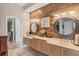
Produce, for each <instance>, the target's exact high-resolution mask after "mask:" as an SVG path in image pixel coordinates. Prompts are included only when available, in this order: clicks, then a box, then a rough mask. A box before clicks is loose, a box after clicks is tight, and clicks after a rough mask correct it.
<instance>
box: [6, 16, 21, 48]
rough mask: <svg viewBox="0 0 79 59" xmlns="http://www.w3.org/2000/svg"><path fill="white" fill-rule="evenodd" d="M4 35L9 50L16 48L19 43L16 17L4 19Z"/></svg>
mask: <svg viewBox="0 0 79 59" xmlns="http://www.w3.org/2000/svg"><path fill="white" fill-rule="evenodd" d="M6 34H7V36H8V46H10V47H11V48H15V47H18V46H19V43H20V42H19V41H20V20H19V19H18V17H13V16H7V17H6Z"/></svg>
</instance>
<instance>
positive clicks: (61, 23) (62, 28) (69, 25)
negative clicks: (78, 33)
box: [56, 17, 77, 36]
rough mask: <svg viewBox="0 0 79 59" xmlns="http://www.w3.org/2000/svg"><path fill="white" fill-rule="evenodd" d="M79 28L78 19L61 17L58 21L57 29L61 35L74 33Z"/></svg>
mask: <svg viewBox="0 0 79 59" xmlns="http://www.w3.org/2000/svg"><path fill="white" fill-rule="evenodd" d="M76 28H77V23H76V19H74V18H69V17H64V18H60V19H58V20H57V22H56V30H57V32H58V33H59V34H61V35H64V36H66V35H70V34H74V33H75V30H76Z"/></svg>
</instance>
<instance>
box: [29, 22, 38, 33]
mask: <svg viewBox="0 0 79 59" xmlns="http://www.w3.org/2000/svg"><path fill="white" fill-rule="evenodd" d="M33 23H35V24H36V28H37V30H36V32H35V33H37V32H38V30H39V25H38V23H37V22H32V23H31V25H30V31H31V33H33V34H35V33H34V32H33V31H32V29H31V28H32V24H33Z"/></svg>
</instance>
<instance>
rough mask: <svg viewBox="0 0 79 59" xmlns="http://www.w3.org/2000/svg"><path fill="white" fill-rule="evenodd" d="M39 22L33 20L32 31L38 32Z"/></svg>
mask: <svg viewBox="0 0 79 59" xmlns="http://www.w3.org/2000/svg"><path fill="white" fill-rule="evenodd" d="M38 28H39V27H38V24H37V23H36V22H32V24H31V32H32V33H36V32H37V31H38Z"/></svg>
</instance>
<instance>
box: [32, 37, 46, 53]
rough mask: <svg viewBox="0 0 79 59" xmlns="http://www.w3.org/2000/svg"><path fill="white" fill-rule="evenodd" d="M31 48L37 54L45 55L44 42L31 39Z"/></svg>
mask: <svg viewBox="0 0 79 59" xmlns="http://www.w3.org/2000/svg"><path fill="white" fill-rule="evenodd" d="M32 48H33V49H35V50H37V51H39V52H42V53H44V54H46V41H45V40H41V39H37V38H33V39H32Z"/></svg>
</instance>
